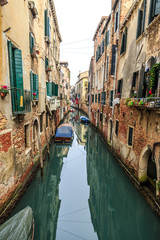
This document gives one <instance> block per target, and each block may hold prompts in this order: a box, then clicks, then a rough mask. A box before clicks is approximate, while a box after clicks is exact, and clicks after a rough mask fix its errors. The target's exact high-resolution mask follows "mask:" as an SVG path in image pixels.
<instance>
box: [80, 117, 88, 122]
mask: <svg viewBox="0 0 160 240" xmlns="http://www.w3.org/2000/svg"><path fill="white" fill-rule="evenodd" d="M80 119H81V120H82V121H87V122H88V121H89V119H88V118H87V117H85V116H80Z"/></svg>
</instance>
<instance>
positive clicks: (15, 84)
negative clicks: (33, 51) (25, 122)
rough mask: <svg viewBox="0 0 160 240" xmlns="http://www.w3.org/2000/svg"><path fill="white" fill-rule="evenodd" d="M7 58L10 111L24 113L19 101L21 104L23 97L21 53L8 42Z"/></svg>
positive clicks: (22, 105)
mask: <svg viewBox="0 0 160 240" xmlns="http://www.w3.org/2000/svg"><path fill="white" fill-rule="evenodd" d="M8 56H9V71H10V86H11V98H12V111H13V113H18V112H22V111H24V104H20V103H21V100H22V102H23V99H22V96H23V95H24V89H23V69H22V51H21V50H20V49H17V48H16V47H15V46H14V45H13V44H12V42H10V41H8ZM29 104H30V103H29Z"/></svg>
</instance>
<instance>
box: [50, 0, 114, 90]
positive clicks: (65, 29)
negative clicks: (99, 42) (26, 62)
mask: <svg viewBox="0 0 160 240" xmlns="http://www.w3.org/2000/svg"><path fill="white" fill-rule="evenodd" d="M54 4H55V9H56V15H57V19H58V25H59V30H60V34H61V37H62V43H61V44H60V61H61V62H63V61H66V62H68V67H69V69H70V72H71V85H74V84H75V83H76V81H77V79H78V78H77V76H78V75H79V73H80V72H85V71H88V70H89V64H90V60H91V57H92V56H93V46H94V42H93V36H94V34H95V31H96V29H97V26H98V24H99V22H100V20H101V17H102V16H108V15H109V14H110V12H111V0H98V1H97V0H80V1H79V0H54Z"/></svg>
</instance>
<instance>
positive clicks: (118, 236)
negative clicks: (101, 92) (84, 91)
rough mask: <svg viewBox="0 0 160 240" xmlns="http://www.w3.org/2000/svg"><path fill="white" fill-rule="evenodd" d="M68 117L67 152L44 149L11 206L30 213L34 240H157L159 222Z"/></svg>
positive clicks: (86, 131)
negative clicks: (40, 166) (47, 155)
mask: <svg viewBox="0 0 160 240" xmlns="http://www.w3.org/2000/svg"><path fill="white" fill-rule="evenodd" d="M79 115H80V113H78V112H77V111H75V113H70V115H69V116H68V117H69V118H70V120H71V121H72V123H73V125H74V128H75V134H74V140H73V143H72V145H71V146H55V144H54V143H53V144H52V145H51V146H50V158H49V159H46V161H45V163H44V171H43V176H41V171H40V170H39V171H38V172H37V173H36V176H35V178H34V180H33V182H32V183H31V185H30V186H29V187H28V189H27V191H26V192H25V194H24V195H23V197H22V199H21V200H20V202H19V203H18V205H17V206H16V208H15V210H14V212H13V214H15V213H17V212H18V211H20V210H21V209H23V208H25V207H26V206H30V207H31V208H32V209H33V214H34V219H35V236H34V239H36V240H55V239H56V240H76V239H84V240H97V239H99V240H158V239H160V218H159V217H158V216H156V215H155V214H154V213H153V211H152V210H151V208H150V207H149V206H148V204H147V203H146V202H145V201H144V198H143V197H142V196H141V195H140V193H139V192H138V191H137V189H136V188H135V187H134V186H133V184H132V183H131V182H130V181H129V180H128V178H127V176H126V175H125V173H124V172H123V170H122V169H121V168H120V167H119V165H118V164H117V162H116V160H115V159H114V157H113V156H112V155H111V154H110V152H108V150H107V149H106V147H105V145H104V143H103V142H102V141H101V139H100V137H99V135H98V133H97V132H96V131H95V130H94V129H93V128H92V127H91V126H87V125H83V124H81V123H80V122H79Z"/></svg>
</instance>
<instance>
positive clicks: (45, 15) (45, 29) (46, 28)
mask: <svg viewBox="0 0 160 240" xmlns="http://www.w3.org/2000/svg"><path fill="white" fill-rule="evenodd" d="M44 26H45V28H44V31H45V32H44V33H45V36H48V10H47V9H46V10H45V11H44Z"/></svg>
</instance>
